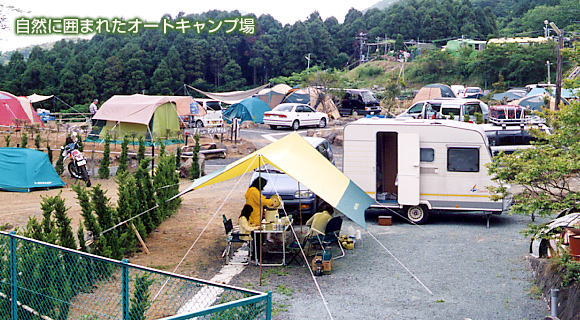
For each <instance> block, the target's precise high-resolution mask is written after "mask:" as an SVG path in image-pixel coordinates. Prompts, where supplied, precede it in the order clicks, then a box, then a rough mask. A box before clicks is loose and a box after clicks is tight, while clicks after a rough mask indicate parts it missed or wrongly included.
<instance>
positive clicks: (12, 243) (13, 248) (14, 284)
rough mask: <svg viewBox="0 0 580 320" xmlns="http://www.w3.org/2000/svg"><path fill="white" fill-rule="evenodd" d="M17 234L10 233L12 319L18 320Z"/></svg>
mask: <svg viewBox="0 0 580 320" xmlns="http://www.w3.org/2000/svg"><path fill="white" fill-rule="evenodd" d="M15 235H16V232H15V231H10V299H11V300H10V319H12V320H16V319H18V292H17V290H18V279H17V276H18V271H17V270H16V260H17V259H16V237H15Z"/></svg>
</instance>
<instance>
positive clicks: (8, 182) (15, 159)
mask: <svg viewBox="0 0 580 320" xmlns="http://www.w3.org/2000/svg"><path fill="white" fill-rule="evenodd" d="M64 185H65V183H64V182H63V181H62V180H61V179H60V177H59V176H58V174H57V173H56V171H55V170H54V168H53V167H52V164H50V161H48V155H47V154H46V153H44V152H42V151H37V150H32V149H27V148H0V190H4V191H18V192H30V191H31V190H34V189H47V188H53V187H62V186H64Z"/></svg>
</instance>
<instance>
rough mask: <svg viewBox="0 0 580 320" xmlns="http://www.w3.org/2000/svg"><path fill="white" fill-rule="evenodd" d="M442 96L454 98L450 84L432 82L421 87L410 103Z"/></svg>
mask: <svg viewBox="0 0 580 320" xmlns="http://www.w3.org/2000/svg"><path fill="white" fill-rule="evenodd" d="M442 97H448V98H456V97H455V93H453V90H452V89H451V87H450V86H448V85H445V84H441V83H432V84H428V85H426V86H424V87H423V88H421V90H419V92H417V95H415V98H414V99H413V102H412V103H411V104H415V103H416V102H419V101H425V100H431V99H435V98H442Z"/></svg>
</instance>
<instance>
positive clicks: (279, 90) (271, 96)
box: [254, 83, 292, 109]
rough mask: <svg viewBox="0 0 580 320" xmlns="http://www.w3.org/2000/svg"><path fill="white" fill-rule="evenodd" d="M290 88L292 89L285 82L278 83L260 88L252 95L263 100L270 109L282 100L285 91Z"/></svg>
mask: <svg viewBox="0 0 580 320" xmlns="http://www.w3.org/2000/svg"><path fill="white" fill-rule="evenodd" d="M290 90H292V87H290V86H289V85H287V84H283V83H280V84H277V85H275V86H273V87H272V88H267V89H262V90H260V92H258V94H256V95H254V97H256V98H258V99H260V100H262V101H264V102H265V103H266V104H267V105H268V106H269V107H270V109H274V107H276V106H277V105H279V104H280V103H281V102H282V100H283V99H284V97H285V96H286V93H288V91H290Z"/></svg>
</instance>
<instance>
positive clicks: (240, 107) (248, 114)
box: [223, 97, 271, 123]
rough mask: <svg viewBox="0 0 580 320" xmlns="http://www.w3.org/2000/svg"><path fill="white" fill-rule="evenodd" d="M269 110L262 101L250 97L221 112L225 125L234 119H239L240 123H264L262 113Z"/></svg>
mask: <svg viewBox="0 0 580 320" xmlns="http://www.w3.org/2000/svg"><path fill="white" fill-rule="evenodd" d="M270 110H271V109H270V107H269V106H268V105H267V104H266V103H265V102H264V101H262V100H260V99H258V98H254V97H251V98H246V99H244V100H242V101H240V102H239V103H235V104H233V105H231V106H230V107H229V108H228V109H227V110H226V111H224V112H223V118H224V120H225V121H226V122H227V123H232V120H233V119H234V118H238V119H240V121H241V122H244V121H253V122H255V123H264V112H266V111H270Z"/></svg>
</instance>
